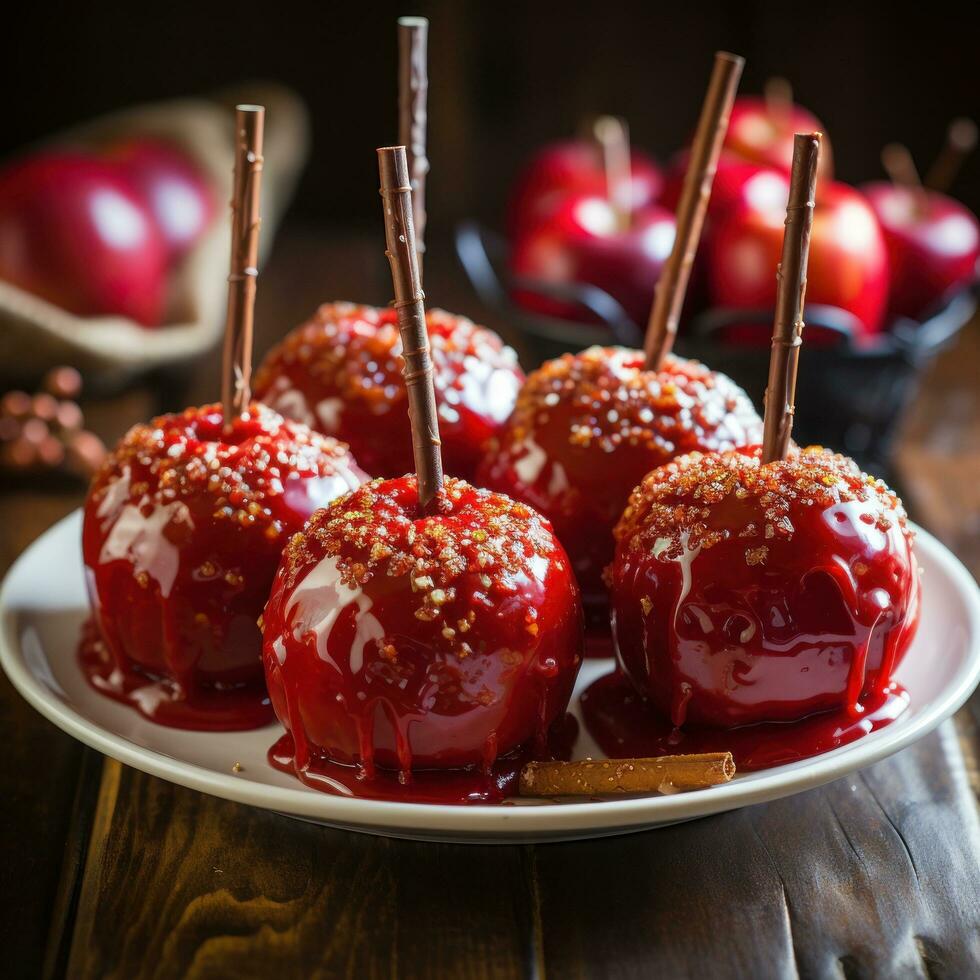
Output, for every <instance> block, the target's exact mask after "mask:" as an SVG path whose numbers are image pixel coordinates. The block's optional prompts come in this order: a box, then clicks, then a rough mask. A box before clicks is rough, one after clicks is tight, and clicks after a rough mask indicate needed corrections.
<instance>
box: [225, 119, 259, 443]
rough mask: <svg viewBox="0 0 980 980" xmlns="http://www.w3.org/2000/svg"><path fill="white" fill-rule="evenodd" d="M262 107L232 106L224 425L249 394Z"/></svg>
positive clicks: (243, 406)
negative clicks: (232, 133) (233, 133)
mask: <svg viewBox="0 0 980 980" xmlns="http://www.w3.org/2000/svg"><path fill="white" fill-rule="evenodd" d="M264 125H265V108H264V107H263V106H260V105H240V106H236V107H235V173H234V183H233V188H232V196H231V263H230V270H229V273H228V308H227V314H226V318H225V346H224V355H223V358H222V377H221V403H222V408H223V411H224V423H225V428H226V429H230V428H231V426H232V423H233V420H234V419H235V418H236V417H237V416H239V415H241V414H242V413H243V412H244V411H245V410H246V409H247V408H248V404H249V401H250V400H251V396H252V393H251V387H250V384H251V376H252V332H253V326H254V322H255V288H256V281H257V279H258V274H259V273H258V262H259V226H260V224H261V218H260V215H259V199H260V194H261V190H262V136H263V129H264Z"/></svg>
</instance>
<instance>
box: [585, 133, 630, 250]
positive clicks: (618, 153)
mask: <svg viewBox="0 0 980 980" xmlns="http://www.w3.org/2000/svg"><path fill="white" fill-rule="evenodd" d="M592 133H593V135H594V136H595V140H596V142H597V143H598V144H599V149H600V151H601V153H602V166H603V169H604V170H605V172H606V198H607V199H608V201H609V203H610V204H611V205H612V208H613V211H615V212H616V222H617V224H618V225H619V228H620V230H622V231H626V230H627V229H628V228H629V226H630V217H631V212H632V210H633V175H632V168H631V165H630V137H629V129H628V127H627V125H626V121H625V120H624V119H619V118H617V117H616V116H599V118H598V119H597V120H596V121H595V123H594V124H593V126H592Z"/></svg>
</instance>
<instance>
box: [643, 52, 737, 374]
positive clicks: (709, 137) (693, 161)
mask: <svg viewBox="0 0 980 980" xmlns="http://www.w3.org/2000/svg"><path fill="white" fill-rule="evenodd" d="M744 64H745V59H744V58H740V57H739V56H738V55H735V54H729V53H728V52H726V51H718V52H716V53H715V63H714V68H713V70H712V72H711V81H710V82H709V83H708V92H707V94H706V95H705V97H704V104H703V105H702V106H701V116H700V118H699V119H698V128H697V132H696V133H695V135H694V142H693V143H692V144H691V156H690V162H689V163H688V167H687V173H686V174H685V175H684V186H683V189H682V190H681V196H680V201H679V202H678V204H677V232H676V234H675V237H674V247H673V248H672V249H671V252H670V257H669V258H668V259H667V262H666V264H665V265H664V268H663V271H662V272H661V274H660V281H659V282H658V283H657V288H656V290H655V292H654V296H653V308H652V309H651V310H650V319H649V322H648V323H647V334H646V344H645V355H646V356H645V360H646V367H647V369H648V370H657V369H658V368H659V367H660V365H661V364H662V363H663V360H664V358H665V357H666V356H667V354H669V353H670V349H671V348H672V347H673V346H674V337H675V336H676V335H677V326H678V323H679V322H680V318H681V310H682V309H683V306H684V296H685V295H686V293H687V283H688V280H689V279H690V278H691V266H692V265H693V264H694V256H695V253H696V252H697V249H698V241H699V240H700V238H701V228H702V226H703V225H704V216H705V214H706V213H707V210H708V200H709V198H710V197H711V185H712V183H713V182H714V179H715V171H716V170H717V169H718V157H719V156H721V147H722V144H723V143H724V141H725V134H726V133H727V132H728V117H729V116H730V115H731V111H732V104H733V103H734V102H735V92H736V90H737V89H738V81H739V79H740V78H741V76H742V67H743V65H744Z"/></svg>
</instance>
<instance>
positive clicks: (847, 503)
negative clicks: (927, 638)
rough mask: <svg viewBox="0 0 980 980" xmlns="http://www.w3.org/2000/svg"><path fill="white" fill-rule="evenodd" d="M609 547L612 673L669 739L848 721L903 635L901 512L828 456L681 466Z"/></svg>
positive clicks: (911, 631)
mask: <svg viewBox="0 0 980 980" xmlns="http://www.w3.org/2000/svg"><path fill="white" fill-rule="evenodd" d="M616 538H617V548H616V558H615V561H614V563H613V565H612V569H611V576H610V577H611V583H612V585H611V594H612V605H613V609H614V616H613V633H614V637H615V641H616V648H617V655H618V657H619V660H620V666H621V668H622V669H623V670H624V671H625V673H626V675H627V676H628V678H629V679H630V681H632V683H633V685H634V686H635V688H636V691H637V692H639V693H640V694H641V695H642V696H643V697H644V698H646V699H648V700H649V701H650V702H651V703H652V704H653V705H655V706H656V707H657V708H658V709H659V710H660V711H661V712H662V713H663V714H665V715H666V716H667V717H668V718H669V721H670V723H671V724H673V725H674V726H678V727H680V726H684V725H686V724H688V723H690V724H692V725H706V726H714V727H720V728H732V727H736V726H741V725H751V724H755V723H764V722H788V721H798V720H800V719H803V718H805V717H807V716H809V715H812V714H813V713H815V712H821V711H832V710H840V711H843V712H844V718H845V719H846V718H847V717H850V718H858V717H860V716H862V715H863V714H864V711H865V708H866V706H867V705H868V704H877V703H878V701H879V700H880V699H881V697H883V696H886V695H887V694H888V692H889V687H890V685H891V682H892V675H893V672H894V671H895V669H896V668H897V667H898V665H899V664H900V663H901V661H902V658H903V657H904V656H905V654H906V652H907V650H908V647H909V645H910V643H911V642H912V638H913V637H914V635H915V631H916V627H917V625H918V618H919V573H918V566H917V564H916V561H915V557H914V554H913V552H912V539H913V531H912V528H911V527H910V526H909V524H908V522H907V520H906V516H905V511H904V509H903V507H902V503H901V501H900V500H899V499H898V497H896V495H895V494H894V493H893V492H892V491H891V490H889V488H888V487H887V486H885V484H884V483H882V482H881V481H880V480H875V479H874V478H873V477H869V476H868V475H867V474H865V473H862V472H861V471H860V469H859V468H858V467H857V465H856V464H855V463H854V462H853V461H852V460H850V459H848V458H847V457H844V456H840V455H837V454H835V453H833V452H831V451H830V450H826V449H819V448H810V449H806V450H802V451H796V450H793V451H791V453H790V455H789V458H788V459H786V460H777V461H774V462H770V463H762V462H760V449H759V447H758V446H756V447H751V448H743V449H740V450H736V451H733V452H725V453H708V454H701V453H693V454H691V455H688V456H683V457H680V458H678V459H677V460H675V461H674V462H672V463H669V464H668V465H666V466H663V467H661V468H660V469H658V470H654V471H653V472H652V473H650V474H649V476H647V478H646V479H645V480H644V482H643V484H642V485H641V486H640V487H638V488H637V489H636V490H635V491H634V493H633V496H632V497H631V499H630V503H629V506H628V507H627V508H626V511H625V513H624V515H623V518H622V520H621V521H620V523H619V525H618V526H617V528H616Z"/></svg>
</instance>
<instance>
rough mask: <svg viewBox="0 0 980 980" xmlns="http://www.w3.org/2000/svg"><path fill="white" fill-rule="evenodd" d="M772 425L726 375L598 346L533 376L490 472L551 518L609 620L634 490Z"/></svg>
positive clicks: (488, 465)
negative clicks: (609, 598) (624, 517)
mask: <svg viewBox="0 0 980 980" xmlns="http://www.w3.org/2000/svg"><path fill="white" fill-rule="evenodd" d="M761 432H762V423H761V421H760V419H759V416H758V415H757V414H756V412H755V409H754V408H753V407H752V403H751V402H750V401H749V399H748V397H747V396H746V395H745V393H744V392H743V391H742V390H741V389H740V388H738V387H737V386H736V385H735V384H734V383H733V382H732V381H731V380H730V379H729V378H727V377H726V376H725V375H723V374H718V373H717V372H713V371H709V370H708V369H707V368H706V367H704V366H703V365H701V364H699V363H697V362H696V361H685V360H683V359H681V358H678V357H673V356H669V357H668V358H667V359H666V362H665V364H664V366H663V367H662V368H661V369H660V370H659V371H647V370H645V369H644V366H643V354H642V353H641V352H640V351H634V350H627V349H625V348H622V347H613V348H602V347H592V348H589V349H588V350H585V351H583V352H582V353H580V354H575V355H573V354H565V355H564V356H562V357H560V358H558V359H556V360H554V361H549V362H547V363H546V364H544V365H543V366H542V367H540V368H539V369H538V370H537V371H535V372H533V373H532V374H531V375H530V377H529V378H528V379H527V382H526V384H525V385H524V388H523V389H522V390H521V394H520V396H519V398H518V400H517V407H516V408H515V409H514V414H513V415H512V416H511V418H510V420H509V421H508V423H507V425H506V427H505V428H504V430H503V431H502V432H501V434H500V436H499V437H498V439H497V441H496V442H495V444H494V446H493V447H492V450H491V452H490V453H489V454H488V456H487V458H486V460H485V461H484V463H483V465H482V467H481V469H480V473H479V479H480V480H481V482H483V483H484V484H485V485H486V486H489V487H492V488H493V489H495V490H500V491H501V492H503V493H507V494H509V495H511V496H513V497H516V498H517V499H519V500H524V501H527V502H528V503H529V504H531V505H532V506H533V507H535V508H537V509H538V510H539V511H540V512H541V513H542V514H543V515H544V516H545V517H547V518H548V519H549V520H550V521H551V522H552V524H553V526H554V528H555V533H556V534H557V535H558V538H559V540H560V541H561V542H562V544H563V545H564V546H565V548H566V549H567V551H568V553H569V555H570V556H571V559H572V565H573V568H574V570H575V574H576V575H577V576H578V580H579V584H580V585H581V588H582V591H583V594H584V596H585V599H586V605H587V610H589V611H590V613H591V614H592V615H593V616H594V617H595V621H596V623H597V624H599V623H600V622H602V621H603V620H605V619H606V596H605V587H604V584H603V581H602V572H603V569H604V568H605V566H606V565H607V564H608V563H609V562H610V561H611V560H612V556H613V547H614V545H613V537H612V529H613V527H614V525H615V524H616V522H617V521H618V520H619V518H620V515H621V514H622V512H623V508H624V507H625V506H626V502H627V500H628V499H629V495H630V493H631V491H632V490H633V488H634V487H635V486H636V485H637V484H638V483H639V482H640V481H641V480H642V479H643V477H644V476H646V474H647V473H649V472H650V470H652V469H654V468H655V467H657V466H660V465H662V464H663V463H665V462H667V461H668V460H670V459H673V458H674V456H676V455H678V454H680V453H686V452H690V451H692V450H694V449H730V448H733V447H735V446H739V445H743V444H744V443H746V442H753V441H756V440H758V439H759V438H760V436H761Z"/></svg>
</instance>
